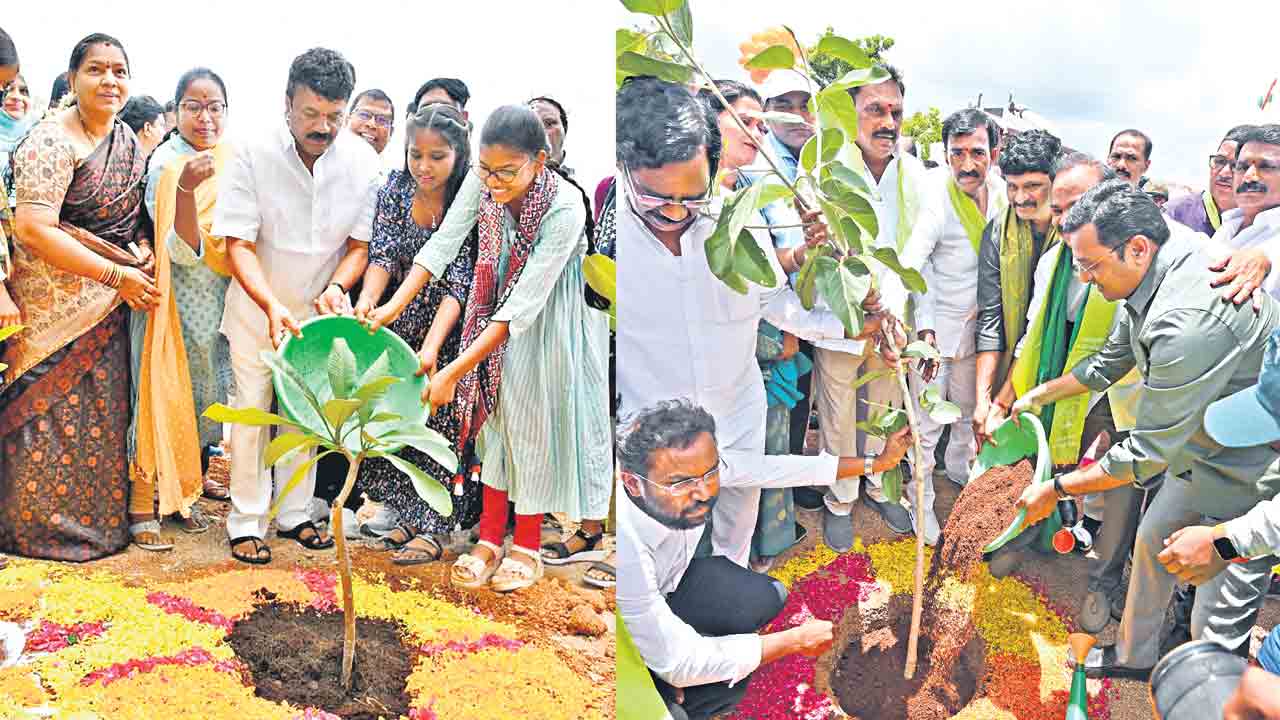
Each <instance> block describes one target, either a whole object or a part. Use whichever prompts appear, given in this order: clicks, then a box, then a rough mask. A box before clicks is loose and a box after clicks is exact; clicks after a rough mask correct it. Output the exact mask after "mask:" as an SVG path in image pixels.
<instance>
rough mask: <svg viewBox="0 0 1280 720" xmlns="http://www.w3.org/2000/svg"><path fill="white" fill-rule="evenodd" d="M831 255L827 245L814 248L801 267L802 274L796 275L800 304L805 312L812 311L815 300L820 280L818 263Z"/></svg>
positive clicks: (808, 252) (806, 254)
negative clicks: (820, 259) (819, 259)
mask: <svg viewBox="0 0 1280 720" xmlns="http://www.w3.org/2000/svg"><path fill="white" fill-rule="evenodd" d="M830 254H831V248H829V247H827V246H826V245H822V246H820V247H816V248H813V249H811V250H808V251H807V252H806V253H805V259H804V265H802V266H800V273H799V274H798V275H796V294H798V295H799V296H800V304H801V305H803V306H804V309H805V310H812V309H813V305H814V302H815V300H816V299H817V298H816V297H815V295H814V293H815V292H816V290H817V280H818V263H817V260H818V258H820V257H827V256H828V255H830Z"/></svg>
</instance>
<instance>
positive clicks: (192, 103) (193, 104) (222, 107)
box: [179, 100, 227, 117]
mask: <svg viewBox="0 0 1280 720" xmlns="http://www.w3.org/2000/svg"><path fill="white" fill-rule="evenodd" d="M179 107H181V108H182V110H183V111H184V112H186V113H188V114H191V115H199V114H200V113H202V112H204V111H205V110H208V111H209V116H210V117H222V114H223V113H225V112H226V111H227V104H226V103H224V102H222V101H221V100H214V101H213V102H210V103H201V102H200V101H199V100H183V101H182V103H181V104H180V105H179Z"/></svg>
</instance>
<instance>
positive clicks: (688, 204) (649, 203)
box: [622, 168, 711, 215]
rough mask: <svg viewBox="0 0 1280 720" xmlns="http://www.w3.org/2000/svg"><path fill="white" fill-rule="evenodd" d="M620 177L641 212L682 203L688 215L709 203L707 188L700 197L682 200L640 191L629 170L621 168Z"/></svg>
mask: <svg viewBox="0 0 1280 720" xmlns="http://www.w3.org/2000/svg"><path fill="white" fill-rule="evenodd" d="M622 177H623V178H624V179H625V180H626V181H627V193H628V195H630V196H631V202H632V203H633V204H634V205H635V208H636V210H637V211H639V212H640V213H641V214H644V213H651V212H653V211H655V210H659V209H661V208H664V207H667V206H668V205H682V206H684V209H685V210H688V211H689V214H690V215H697V214H698V213H700V212H702V210H703V209H705V208H706V207H707V206H708V205H710V204H711V197H710V194H711V190H710V188H708V189H707V191H706V192H704V193H703V194H702V195H701V196H700V197H696V198H686V199H684V200H675V199H673V198H669V197H663V196H661V195H648V194H645V193H642V192H640V191H639V190H638V189H637V188H636V181H635V179H634V178H632V177H631V171H630V170H628V169H625V168H624V169H623V171H622Z"/></svg>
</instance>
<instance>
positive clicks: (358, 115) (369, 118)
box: [351, 110, 394, 130]
mask: <svg viewBox="0 0 1280 720" xmlns="http://www.w3.org/2000/svg"><path fill="white" fill-rule="evenodd" d="M351 117H353V118H355V119H356V120H359V121H360V122H372V123H373V124H375V125H377V126H378V127H380V128H382V129H383V130H389V129H390V128H391V123H392V121H393V120H394V118H392V117H391V116H390V115H379V114H377V113H372V112H369V111H368V110H356V111H355V112H353V113H351Z"/></svg>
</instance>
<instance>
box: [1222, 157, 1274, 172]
mask: <svg viewBox="0 0 1280 720" xmlns="http://www.w3.org/2000/svg"><path fill="white" fill-rule="evenodd" d="M1250 167H1253V168H1255V169H1257V171H1258V174H1259V175H1262V174H1263V173H1273V172H1275V171H1277V170H1280V163H1275V162H1273V161H1271V160H1236V163H1235V165H1233V166H1232V168H1231V169H1232V170H1234V171H1235V172H1238V173H1241V174H1244V173H1247V172H1249V168H1250Z"/></svg>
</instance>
